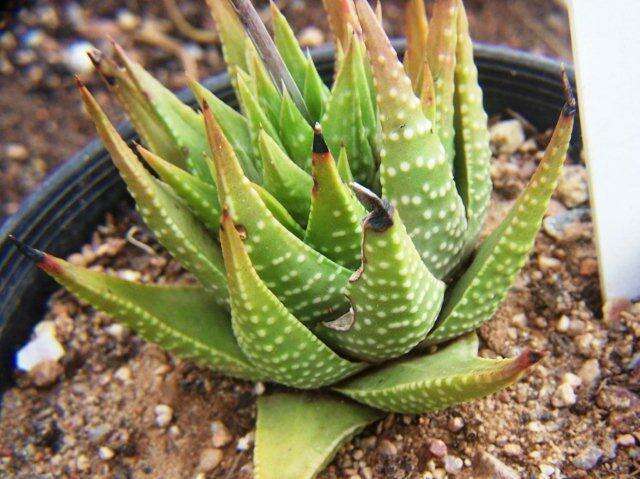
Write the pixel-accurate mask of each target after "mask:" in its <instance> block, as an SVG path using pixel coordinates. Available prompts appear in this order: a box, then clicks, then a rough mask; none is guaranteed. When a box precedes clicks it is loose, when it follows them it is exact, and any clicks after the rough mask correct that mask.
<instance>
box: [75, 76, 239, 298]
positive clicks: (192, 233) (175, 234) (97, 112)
mask: <svg viewBox="0 0 640 479" xmlns="http://www.w3.org/2000/svg"><path fill="white" fill-rule="evenodd" d="M80 93H81V94H82V100H83V101H84V104H85V107H86V109H87V111H88V112H89V115H90V116H91V119H92V120H93V123H94V124H95V126H96V129H97V130H98V134H99V135H100V138H101V139H102V141H103V143H104V145H105V146H106V148H107V150H108V151H109V153H110V154H111V159H112V160H113V163H114V164H115V165H116V167H117V168H118V170H119V172H120V176H122V179H123V180H124V181H125V183H126V184H127V187H128V189H129V192H130V193H131V195H132V196H133V198H134V199H135V200H136V206H137V208H138V211H140V214H141V216H142V218H143V219H144V221H145V223H146V224H147V225H148V226H149V228H150V229H151V230H152V231H153V232H154V233H155V235H156V237H157V238H158V241H160V243H161V244H162V245H163V246H164V247H165V248H167V250H169V252H170V253H171V254H172V255H173V256H174V257H175V258H176V259H178V260H179V261H180V263H181V264H182V265H183V266H184V267H185V268H187V269H188V270H189V271H190V272H191V273H193V275H194V276H195V277H196V278H198V280H200V282H201V283H202V285H203V286H204V287H205V288H207V289H210V290H212V291H214V292H216V293H217V298H218V300H219V301H220V302H221V303H223V304H226V301H227V299H228V295H227V287H226V277H225V272H224V264H223V261H222V253H221V251H220V247H219V246H218V244H217V243H216V242H215V241H214V240H213V239H212V238H211V235H210V234H209V233H208V231H207V230H206V229H205V228H204V226H202V224H201V223H200V222H199V221H198V220H197V219H196V217H195V216H194V215H193V214H192V213H191V212H190V211H189V210H188V209H187V208H186V207H185V206H184V205H183V204H182V203H180V202H177V201H176V199H175V197H174V196H173V195H171V194H168V193H167V192H166V191H165V190H164V189H163V188H162V187H160V186H159V185H158V183H157V182H156V181H154V178H153V176H151V174H150V173H149V172H148V171H147V170H146V169H145V167H144V166H143V165H142V164H141V163H140V161H139V160H138V158H137V157H136V155H135V154H134V153H133V151H131V149H130V148H129V147H128V146H127V144H126V143H125V142H124V140H123V139H122V138H120V135H118V132H117V131H116V130H115V128H114V127H113V125H112V124H111V122H109V119H108V118H107V116H106V115H105V113H104V111H102V108H100V105H98V103H97V102H96V100H95V98H93V96H92V95H91V93H89V90H87V89H86V88H85V87H84V86H82V85H80Z"/></svg>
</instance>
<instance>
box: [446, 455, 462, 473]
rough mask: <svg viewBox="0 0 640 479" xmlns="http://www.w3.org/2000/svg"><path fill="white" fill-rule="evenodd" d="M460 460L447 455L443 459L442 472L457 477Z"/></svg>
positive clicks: (460, 466)
mask: <svg viewBox="0 0 640 479" xmlns="http://www.w3.org/2000/svg"><path fill="white" fill-rule="evenodd" d="M462 464H463V463H462V459H460V458H459V457H457V456H452V455H451V454H447V455H446V456H445V457H444V470H445V471H447V472H448V473H449V474H453V475H454V476H455V475H457V474H458V473H459V472H460V471H461V470H462Z"/></svg>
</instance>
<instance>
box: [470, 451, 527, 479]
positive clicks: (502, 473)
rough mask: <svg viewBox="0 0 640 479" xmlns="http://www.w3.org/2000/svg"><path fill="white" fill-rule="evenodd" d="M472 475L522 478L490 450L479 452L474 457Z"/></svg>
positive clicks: (497, 478)
mask: <svg viewBox="0 0 640 479" xmlns="http://www.w3.org/2000/svg"><path fill="white" fill-rule="evenodd" d="M473 473H474V474H473V475H472V477H487V478H488V477H491V478H492V479H520V475H519V474H518V473H517V472H516V471H514V470H513V469H512V468H510V467H509V466H507V465H506V464H505V463H504V462H502V461H501V460H500V459H498V458H497V457H495V456H494V455H492V454H489V453H488V452H478V453H477V454H476V455H475V457H474V458H473Z"/></svg>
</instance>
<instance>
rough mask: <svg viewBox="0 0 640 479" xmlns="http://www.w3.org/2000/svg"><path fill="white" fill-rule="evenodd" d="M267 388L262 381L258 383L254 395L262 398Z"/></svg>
mask: <svg viewBox="0 0 640 479" xmlns="http://www.w3.org/2000/svg"><path fill="white" fill-rule="evenodd" d="M265 390H266V388H265V386H264V383H263V382H262V381H258V382H257V383H256V384H255V386H253V394H255V395H256V396H262V395H263V394H264V392H265Z"/></svg>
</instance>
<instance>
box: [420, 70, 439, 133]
mask: <svg viewBox="0 0 640 479" xmlns="http://www.w3.org/2000/svg"><path fill="white" fill-rule="evenodd" d="M420 81H421V90H420V92H419V94H420V101H421V102H422V112H423V113H424V116H426V117H427V120H429V121H430V122H431V124H432V125H435V124H436V86H435V84H434V83H433V75H431V69H430V68H429V63H428V62H424V64H423V66H422V77H421V79H420Z"/></svg>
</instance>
